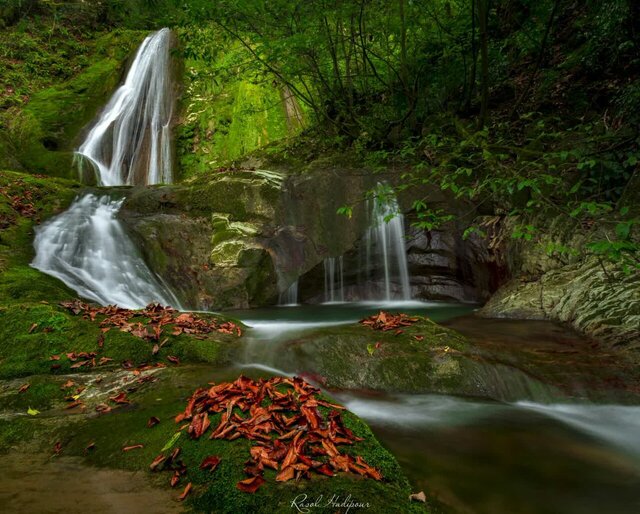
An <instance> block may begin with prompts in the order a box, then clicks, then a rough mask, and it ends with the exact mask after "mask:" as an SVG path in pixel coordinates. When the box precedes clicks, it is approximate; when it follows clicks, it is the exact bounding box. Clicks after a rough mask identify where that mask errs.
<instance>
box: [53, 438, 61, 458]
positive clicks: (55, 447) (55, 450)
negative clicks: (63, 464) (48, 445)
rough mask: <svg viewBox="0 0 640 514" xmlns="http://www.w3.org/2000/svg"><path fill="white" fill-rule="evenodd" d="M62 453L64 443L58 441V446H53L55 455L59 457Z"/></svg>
mask: <svg viewBox="0 0 640 514" xmlns="http://www.w3.org/2000/svg"><path fill="white" fill-rule="evenodd" d="M61 451H62V443H61V442H60V441H58V442H56V444H54V445H53V453H55V454H56V455H59V454H60V452H61Z"/></svg>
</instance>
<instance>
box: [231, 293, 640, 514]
mask: <svg viewBox="0 0 640 514" xmlns="http://www.w3.org/2000/svg"><path fill="white" fill-rule="evenodd" d="M381 307H384V308H385V309H389V310H391V311H396V310H401V311H403V312H414V313H420V314H423V315H428V316H429V317H430V318H431V319H434V320H435V321H439V322H441V323H444V324H446V325H450V326H452V327H454V328H457V329H458V330H461V331H462V332H463V333H465V335H466V336H467V337H469V338H470V339H471V340H472V341H473V343H474V345H476V346H475V347H476V349H477V350H478V351H480V352H484V356H485V357H486V358H487V360H488V361H490V362H494V363H495V365H496V368H497V369H499V370H500V372H499V373H497V374H496V376H495V380H497V381H501V382H504V383H505V384H504V385H502V384H501V386H503V387H506V388H508V389H509V393H511V396H513V397H515V398H516V399H517V398H518V397H520V398H522V400H514V401H509V402H497V401H489V400H486V399H477V398H459V397H455V396H445V395H424V394H418V395H395V396H393V395H387V394H384V393H369V394H364V393H362V392H361V393H354V392H349V391H329V392H328V393H329V394H331V395H333V396H335V397H337V398H338V399H339V400H340V401H342V402H344V403H345V405H346V406H347V407H348V408H349V409H350V410H352V411H353V412H355V413H356V414H358V415H359V416H361V417H362V418H363V419H365V420H366V421H367V422H368V423H369V425H370V426H371V427H372V429H373V431H374V433H375V434H376V436H377V437H378V439H379V440H380V441H381V442H382V443H383V444H384V445H385V446H386V447H387V448H388V449H389V450H391V452H392V453H393V454H394V456H395V457H396V458H397V459H398V461H399V462H400V464H401V466H402V468H403V470H404V471H405V473H407V476H408V477H409V479H410V481H411V483H412V487H413V489H414V490H415V491H420V490H424V491H425V492H426V493H427V495H428V496H430V497H431V498H432V499H435V500H436V501H437V502H438V504H439V505H440V506H441V508H442V510H444V511H445V512H460V513H478V514H547V513H548V514H556V513H563V514H590V513H593V514H601V513H604V512H606V513H607V514H609V513H614V514H632V513H636V512H640V436H638V434H639V433H640V397H639V396H638V394H637V393H638V391H637V390H635V389H634V387H637V385H638V384H640V381H639V380H638V376H637V375H638V373H631V374H629V375H627V376H626V380H625V383H624V384H622V383H619V381H618V380H617V379H618V378H619V374H620V369H623V370H624V369H625V367H626V364H625V362H624V361H623V360H620V358H619V357H618V358H617V360H614V359H613V358H612V356H611V355H608V354H607V352H606V351H605V350H604V349H601V348H598V347H595V346H594V345H593V343H592V342H589V341H587V340H584V339H583V338H581V337H580V336H578V335H577V334H575V333H573V332H571V331H570V330H568V329H565V328H563V327H560V326H558V325H555V324H552V323H548V322H538V321H534V322H529V321H508V320H483V319H479V318H475V317H472V316H469V312H470V311H472V310H473V306H464V305H452V304H438V303H431V304H429V303H420V302H395V303H394V302H391V303H381V304H379V303H375V302H368V303H357V304H349V303H344V304H328V305H326V304H325V305H321V306H298V307H290V308H271V309H255V310H251V311H237V312H235V313H234V314H235V315H237V316H239V317H240V318H242V319H243V320H244V321H245V323H246V324H248V325H249V326H251V327H252V328H251V329H250V331H249V333H248V334H247V338H248V341H247V353H246V354H245V356H244V361H243V362H244V365H243V368H242V369H243V372H244V373H250V374H251V373H258V374H260V373H263V374H266V375H271V374H282V375H291V374H294V373H301V372H304V370H301V369H292V368H290V367H289V364H288V360H287V357H286V344H285V343H286V341H288V340H291V339H292V338H294V337H297V336H298V335H300V334H303V333H304V332H305V331H308V330H317V329H319V328H322V327H331V326H336V325H340V324H349V323H353V322H354V321H356V320H358V319H361V318H362V317H363V316H366V315H370V314H371V313H374V312H376V311H377V310H378V309H379V308H381ZM576 361H580V362H582V364H581V365H576ZM614 363H615V364H614ZM505 370H511V372H512V374H509V373H507V372H506V371H505ZM523 375H525V376H532V377H535V378H536V379H537V380H539V381H540V383H543V382H544V383H546V382H549V383H552V384H554V391H556V392H558V391H559V392H560V393H562V394H563V395H564V396H563V398H562V399H561V400H560V399H558V398H554V397H553V396H550V397H549V402H548V403H545V402H540V401H531V400H525V398H528V395H529V394H530V391H529V390H528V389H526V388H525V389H522V388H521V387H520V386H519V384H518V383H516V381H517V380H520V379H521V376H523ZM510 381H511V382H513V383H511V384H509V383H507V382H510ZM634 384H635V386H634ZM625 386H626V388H627V389H626V390H625V389H624V387H625ZM588 392H592V393H594V397H600V398H604V401H605V403H592V402H588V401H585V400H584V398H585V397H588V396H589V395H588V394H587V393H588ZM595 393H598V394H595ZM627 393H628V394H627ZM625 394H626V396H625ZM617 398H626V402H627V403H628V404H627V405H618V404H615V403H612V402H613V401H615V400H616V399H617Z"/></svg>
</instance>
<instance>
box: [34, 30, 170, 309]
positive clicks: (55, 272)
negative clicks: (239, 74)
mask: <svg viewBox="0 0 640 514" xmlns="http://www.w3.org/2000/svg"><path fill="white" fill-rule="evenodd" d="M170 47H171V31H170V30H169V29H162V30H159V31H158V32H155V33H154V34H152V35H150V36H149V37H147V38H146V39H145V40H144V41H143V43H142V45H140V48H139V49H138V51H137V53H136V56H135V59H134V61H133V63H132V65H131V68H130V69H129V72H128V74H127V77H126V79H125V82H124V84H122V85H121V86H120V87H119V88H118V89H117V90H116V92H115V93H114V94H113V96H112V97H111V99H110V100H109V102H108V103H107V105H106V106H105V107H104V109H103V110H102V112H101V113H100V115H99V116H98V119H97V120H96V122H95V124H94V126H93V128H92V129H91V131H90V132H89V134H88V135H87V137H86V139H85V141H84V142H83V143H82V145H80V148H79V149H78V150H77V152H76V153H77V155H78V156H79V157H80V162H81V166H82V165H84V164H86V163H89V164H90V165H91V166H92V167H93V169H94V171H95V173H96V176H97V179H98V182H99V184H100V185H103V186H118V185H148V184H157V183H160V182H167V183H169V182H171V180H172V172H171V131H170V125H171V116H172V113H173V103H174V98H173V96H174V95H173V91H172V86H171V74H170V55H169V50H170ZM123 201H124V200H123V199H122V198H116V199H114V198H112V196H111V194H110V193H109V192H104V193H103V194H101V195H98V194H94V193H85V194H84V195H81V196H79V197H78V198H76V200H75V201H74V202H73V204H72V205H71V207H69V209H68V210H67V211H66V212H64V213H62V214H60V215H59V216H56V217H55V218H53V219H51V220H49V221H48V222H47V223H44V224H43V225H41V226H40V227H38V228H37V229H36V238H35V241H34V248H35V253H36V256H35V258H34V260H33V262H32V264H31V265H32V266H33V267H34V268H36V269H38V270H40V271H42V272H43V273H47V274H49V275H52V276H54V277H56V278H58V279H60V280H62V281H63V282H64V283H65V284H66V285H67V286H69V287H70V288H71V289H73V290H74V291H76V292H77V293H78V295H80V296H82V297H84V298H87V299H89V300H93V301H95V302H97V303H99V304H102V305H107V304H115V305H119V306H121V307H125V308H130V309H139V308H142V307H145V306H146V305H148V304H149V303H152V302H158V303H161V304H163V305H171V306H173V307H176V308H180V307H181V306H180V302H179V301H178V299H177V298H176V296H175V295H174V294H173V293H172V292H171V290H170V289H169V287H168V286H167V285H166V284H165V283H164V282H163V281H162V279H161V278H160V277H158V276H156V275H155V274H154V273H153V272H152V271H151V270H150V269H149V267H148V266H147V264H146V263H145V262H144V259H143V258H142V256H141V255H140V252H139V251H138V249H137V248H136V246H135V245H134V243H133V242H132V241H131V240H130V238H129V235H128V234H127V233H126V231H125V229H124V226H123V225H122V223H121V222H120V221H119V220H118V217H117V216H118V212H119V211H120V208H121V207H122V204H123Z"/></svg>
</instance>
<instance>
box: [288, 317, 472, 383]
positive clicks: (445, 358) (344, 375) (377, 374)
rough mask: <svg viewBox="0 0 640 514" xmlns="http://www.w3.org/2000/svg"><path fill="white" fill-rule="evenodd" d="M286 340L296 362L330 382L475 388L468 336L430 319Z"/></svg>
mask: <svg viewBox="0 0 640 514" xmlns="http://www.w3.org/2000/svg"><path fill="white" fill-rule="evenodd" d="M376 345H377V346H378V347H377V348H376ZM286 346H287V350H288V352H289V354H290V356H291V357H290V358H292V359H293V360H294V361H295V365H297V366H298V367H299V368H300V369H305V370H306V371H308V372H310V373H313V374H314V375H316V376H318V377H319V379H320V380H323V381H324V384H325V385H326V386H327V387H329V388H331V387H336V388H341V389H377V390H383V391H387V392H403V393H418V392H442V393H448V392H453V393H456V394H474V393H475V385H474V384H473V383H472V382H473V381H472V378H471V376H470V370H471V368H474V367H475V365H474V363H473V361H471V360H469V359H468V358H466V357H465V355H464V353H465V352H467V351H468V350H469V345H468V342H467V341H466V339H465V338H464V337H463V336H462V335H460V334H458V333H457V332H455V331H453V330H450V329H447V328H445V327H442V326H440V325H438V324H437V323H434V322H432V321H430V320H427V319H422V320H421V321H419V322H418V323H415V324H414V325H411V326H410V327H403V329H402V333H400V334H397V335H396V333H395V331H393V330H391V331H388V332H381V331H374V330H371V329H370V328H368V327H364V326H362V325H349V326H340V327H333V328H325V329H322V330H318V331H316V332H313V333H311V334H309V335H304V336H301V337H299V338H296V339H293V340H291V341H289V342H288V343H286Z"/></svg>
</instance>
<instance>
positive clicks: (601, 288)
mask: <svg viewBox="0 0 640 514" xmlns="http://www.w3.org/2000/svg"><path fill="white" fill-rule="evenodd" d="M511 223H512V222H506V223H503V224H502V227H501V229H500V233H501V236H502V238H503V239H504V241H508V237H507V234H509V233H510V231H511V229H512V226H511ZM586 237H587V236H586V234H585V233H584V232H583V231H580V230H573V229H572V225H571V223H569V222H568V221H567V220H565V219H562V218H557V219H555V220H553V221H552V222H551V223H550V224H549V226H548V231H547V232H546V233H545V234H543V235H542V236H540V237H539V238H538V240H535V241H524V242H523V241H519V242H514V241H511V242H506V243H504V249H503V252H504V255H505V256H508V258H506V257H505V262H506V263H507V267H508V273H509V275H511V276H512V277H513V278H512V279H511V280H510V281H509V282H508V283H507V284H505V285H504V286H503V287H502V288H500V289H499V290H498V291H497V293H496V294H495V295H493V296H492V297H491V299H490V300H489V301H488V303H487V304H486V305H485V306H484V307H483V309H482V310H481V311H480V314H481V315H483V316H486V317H498V318H522V319H549V320H554V321H560V322H563V323H567V324H569V325H571V326H573V327H574V328H575V329H577V330H578V331H580V332H582V333H584V334H587V335H589V336H592V337H594V338H596V339H598V340H601V341H605V342H609V343H611V344H612V345H624V346H626V347H628V348H635V349H640V275H638V273H634V272H632V273H630V274H625V273H624V272H623V271H622V270H620V269H619V267H617V266H615V265H613V264H611V263H607V262H605V261H602V260H600V259H598V257H596V256H594V255H591V256H589V255H588V254H587V252H586V251H577V252H575V255H568V256H566V257H562V258H558V257H554V256H553V255H549V254H548V253H547V251H546V250H545V249H546V248H547V247H548V244H549V243H552V244H558V245H564V246H568V247H571V248H575V249H581V248H582V247H584V244H585V241H586V240H587V239H586ZM602 237H606V234H603V235H602Z"/></svg>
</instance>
